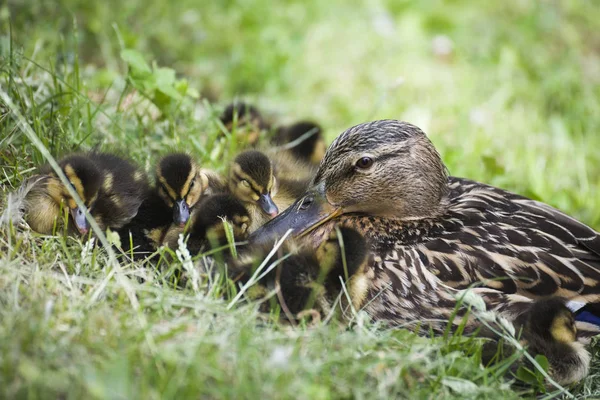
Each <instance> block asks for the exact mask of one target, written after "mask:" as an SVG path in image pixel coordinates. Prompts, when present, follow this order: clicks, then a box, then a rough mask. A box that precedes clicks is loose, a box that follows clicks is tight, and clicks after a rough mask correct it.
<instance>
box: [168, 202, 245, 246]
mask: <svg viewBox="0 0 600 400" xmlns="http://www.w3.org/2000/svg"><path fill="white" fill-rule="evenodd" d="M223 220H226V221H227V222H229V223H230V224H231V226H232V228H233V237H234V240H235V241H241V240H245V239H246V238H247V237H248V226H249V224H250V216H249V214H248V211H247V210H246V208H245V207H244V205H243V204H241V203H240V202H239V201H238V200H237V199H235V198H234V197H233V196H231V195H230V194H216V195H212V196H208V197H205V198H203V199H202V200H201V201H200V203H199V204H198V206H197V210H196V212H194V215H193V216H192V221H191V223H190V226H189V227H188V229H184V228H183V227H180V226H172V227H171V228H170V229H169V230H168V232H167V233H166V235H165V237H164V240H163V242H162V244H164V245H166V246H168V247H170V248H172V249H176V248H177V247H178V240H179V235H180V234H182V233H187V234H188V239H187V248H188V250H189V251H190V253H192V254H198V253H200V252H202V251H203V250H204V249H206V248H207V247H208V246H209V245H216V246H223V245H225V244H226V243H227V236H226V233H225V228H224V226H223Z"/></svg>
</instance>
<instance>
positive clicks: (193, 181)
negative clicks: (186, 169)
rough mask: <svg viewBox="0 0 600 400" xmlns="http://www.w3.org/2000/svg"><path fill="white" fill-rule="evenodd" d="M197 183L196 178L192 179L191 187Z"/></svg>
mask: <svg viewBox="0 0 600 400" xmlns="http://www.w3.org/2000/svg"><path fill="white" fill-rule="evenodd" d="M195 184H196V180H195V179H192V181H191V182H190V188H193V187H194V185H195Z"/></svg>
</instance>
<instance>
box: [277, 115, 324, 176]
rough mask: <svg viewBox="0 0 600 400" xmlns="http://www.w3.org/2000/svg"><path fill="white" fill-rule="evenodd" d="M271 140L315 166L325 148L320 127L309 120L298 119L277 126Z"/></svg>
mask: <svg viewBox="0 0 600 400" xmlns="http://www.w3.org/2000/svg"><path fill="white" fill-rule="evenodd" d="M272 142H273V143H274V144H276V145H278V146H279V147H280V148H282V149H285V150H286V151H288V152H290V153H291V155H292V156H293V157H295V158H297V159H298V160H300V161H303V162H306V163H309V164H313V165H316V166H318V165H319V163H320V162H321V160H322V159H323V156H324V155H325V150H327V145H326V144H325V139H324V138H323V130H322V128H321V127H320V126H319V125H318V124H317V123H315V122H311V121H300V122H296V123H294V124H292V125H288V126H281V127H279V128H277V130H276V132H275V137H274V138H273V140H272Z"/></svg>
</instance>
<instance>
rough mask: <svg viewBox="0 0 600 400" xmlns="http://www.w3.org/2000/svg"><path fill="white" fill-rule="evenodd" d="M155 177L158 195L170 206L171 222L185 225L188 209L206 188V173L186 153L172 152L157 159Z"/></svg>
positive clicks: (188, 215)
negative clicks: (202, 172)
mask: <svg viewBox="0 0 600 400" xmlns="http://www.w3.org/2000/svg"><path fill="white" fill-rule="evenodd" d="M156 179H157V187H158V193H159V195H160V196H161V197H162V199H163V200H164V202H165V203H166V204H167V205H168V206H169V207H171V208H172V216H173V223H175V224H177V225H181V226H183V225H185V223H186V222H187V221H188V219H189V217H190V209H191V208H192V207H194V205H195V204H196V203H197V202H198V201H199V200H200V197H201V196H202V194H203V192H204V191H205V190H206V188H207V185H208V179H207V177H206V175H204V174H201V172H200V169H199V168H198V166H197V165H196V163H195V162H194V161H193V160H192V158H191V157H190V156H189V155H188V154H185V153H174V154H169V155H167V156H165V157H163V158H162V159H161V160H160V161H159V164H158V166H157V168H156Z"/></svg>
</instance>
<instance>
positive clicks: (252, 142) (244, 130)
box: [219, 102, 271, 147]
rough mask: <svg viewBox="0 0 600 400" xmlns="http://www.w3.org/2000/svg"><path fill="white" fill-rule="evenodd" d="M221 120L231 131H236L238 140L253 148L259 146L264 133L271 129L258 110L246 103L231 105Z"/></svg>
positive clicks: (226, 108)
mask: <svg viewBox="0 0 600 400" xmlns="http://www.w3.org/2000/svg"><path fill="white" fill-rule="evenodd" d="M219 119H220V120H221V122H222V123H223V125H225V127H226V128H227V129H228V130H229V131H233V130H234V129H235V132H236V134H237V135H236V136H237V139H238V140H242V141H243V142H244V143H247V144H248V145H249V146H251V147H254V146H256V145H257V144H258V142H259V140H260V138H261V133H262V132H265V131H268V130H269V129H271V127H270V124H268V123H267V122H266V121H265V119H264V118H263V116H262V114H261V113H260V112H259V111H258V109H257V108H256V107H254V106H253V105H251V104H247V103H244V102H235V103H231V104H229V105H228V106H227V107H225V110H224V111H223V114H221V117H220V118H219Z"/></svg>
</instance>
